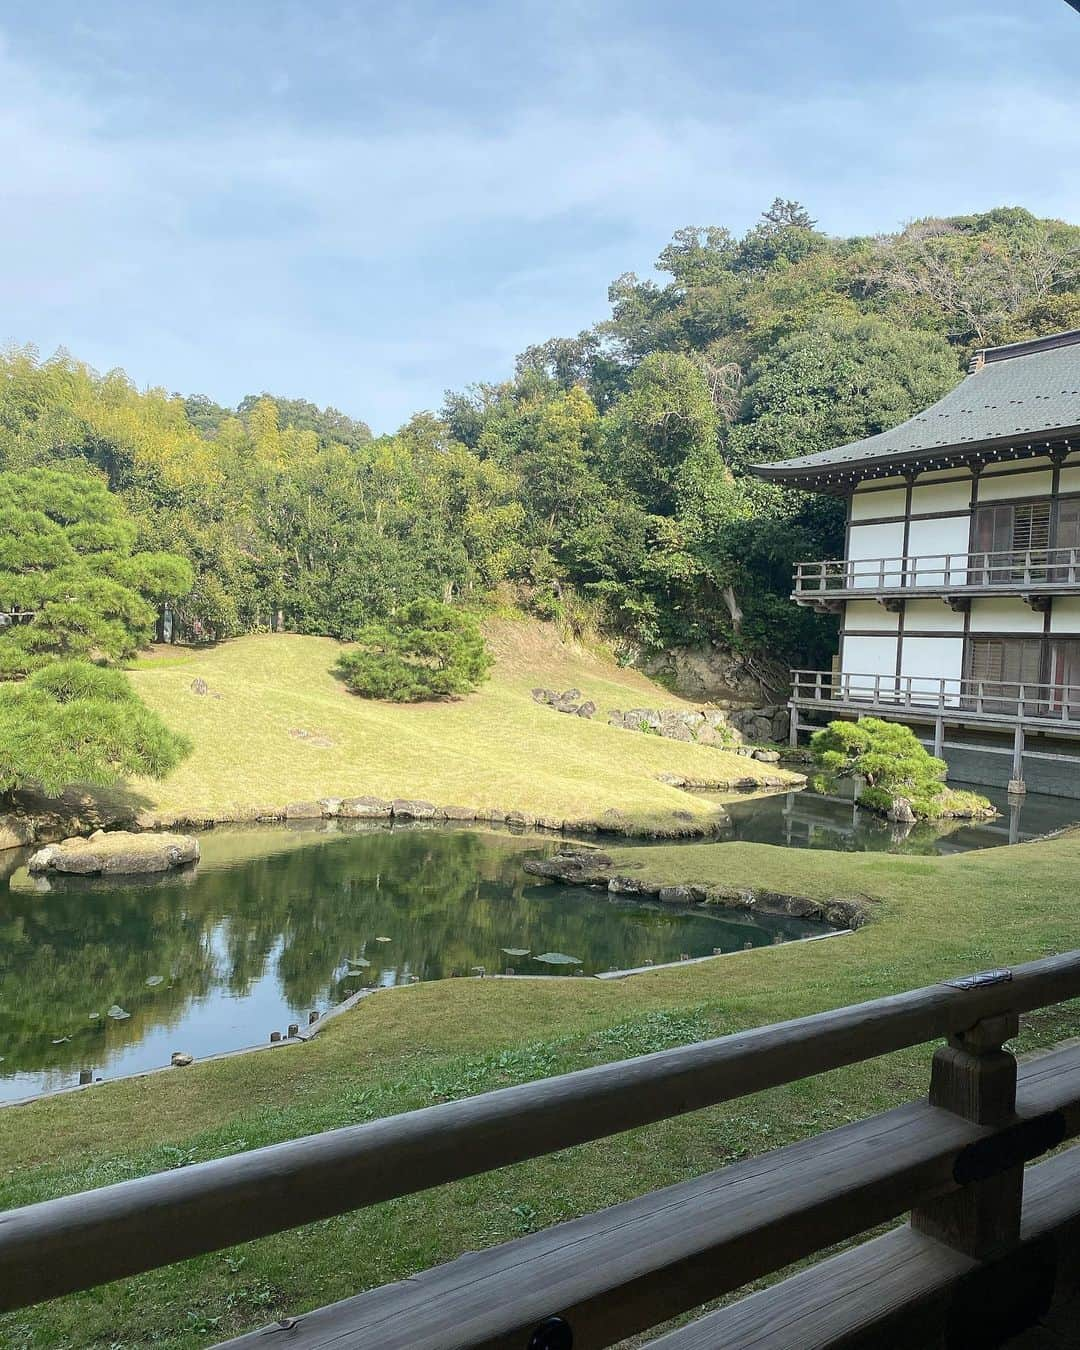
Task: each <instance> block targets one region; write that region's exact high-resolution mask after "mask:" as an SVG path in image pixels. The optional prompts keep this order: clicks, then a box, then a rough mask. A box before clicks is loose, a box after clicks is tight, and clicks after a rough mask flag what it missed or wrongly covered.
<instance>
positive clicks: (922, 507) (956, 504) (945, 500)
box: [911, 478, 971, 516]
mask: <svg viewBox="0 0 1080 1350" xmlns="http://www.w3.org/2000/svg"><path fill="white" fill-rule="evenodd" d="M970 506H971V480H970V478H954V479H951V480H950V481H949V482H945V483H916V484H915V486H914V487H913V488H912V489H911V514H912V515H913V516H918V515H925V514H926V513H927V512H928V511H967V510H968V508H969V507H970Z"/></svg>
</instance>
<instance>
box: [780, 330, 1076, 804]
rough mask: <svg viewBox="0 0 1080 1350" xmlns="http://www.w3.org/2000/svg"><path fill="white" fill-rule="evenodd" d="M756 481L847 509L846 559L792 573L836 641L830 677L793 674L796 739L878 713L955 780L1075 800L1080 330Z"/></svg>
mask: <svg viewBox="0 0 1080 1350" xmlns="http://www.w3.org/2000/svg"><path fill="white" fill-rule="evenodd" d="M755 472H756V473H757V474H759V475H760V476H761V477H762V478H767V479H770V480H772V481H774V482H778V483H790V484H791V485H792V486H795V487H799V488H803V489H807V490H810V491H816V492H830V493H833V494H834V495H837V496H843V497H844V498H846V500H847V503H848V513H847V532H846V546H845V550H844V552H845V556H844V558H843V559H841V560H831V559H830V560H825V561H818V562H805V563H800V564H799V565H798V567H797V568H796V573H795V585H794V592H793V596H792V598H793V599H794V600H795V601H796V603H797V604H800V605H810V606H813V607H815V608H817V609H820V610H823V611H828V612H832V613H836V614H838V615H839V616H840V619H841V634H840V653H839V658H838V661H837V663H836V669H834V670H832V671H796V672H794V676H793V685H794V687H793V691H792V705H791V706H792V737H793V738H794V737H796V736H797V734H798V727H799V724H800V721H801V722H802V724H803V725H804V726H805V725H806V723H807V722H808V721H822V720H826V719H827V718H831V717H836V716H837V715H840V716H845V715H847V716H852V715H857V714H859V713H868V712H873V713H874V715H875V716H881V717H887V718H892V719H896V720H901V721H905V722H910V723H911V724H912V725H914V726H916V728H917V729H920V730H921V731H922V733H923V734H924V736H925V738H926V740H927V742H928V743H930V742H932V743H933V745H934V747H935V749H937V750H938V751H941V750H942V749H945V750H947V751H948V758H949V760H950V763H951V764H952V766H953V770H954V773H955V774H956V776H958V777H962V778H967V779H969V780H971V781H974V782H982V783H998V784H1004V783H1005V782H1006V781H1009V780H1015V781H1020V780H1024V779H1026V780H1027V782H1028V783H1029V785H1030V786H1031V787H1032V788H1037V789H1038V790H1040V791H1043V792H1049V793H1056V794H1058V795H1063V796H1074V795H1075V796H1080V331H1077V332H1071V333H1060V334H1057V335H1055V336H1053V337H1047V338H1038V339H1035V340H1033V341H1030V342H1019V343H1014V344H1013V345H1012V346H1008V347H996V348H991V349H990V350H987V351H984V352H980V353H978V354H977V355H976V357H975V358H974V360H973V361H972V363H971V369H970V372H969V374H968V376H967V378H966V379H964V380H963V381H962V382H961V383H960V384H959V385H958V386H957V387H956V388H955V389H954V390H953V391H952V392H951V393H950V394H947V395H946V396H945V397H944V398H943V399H940V400H939V401H938V402H937V403H935V404H934V405H933V406H932V407H930V408H928V409H927V410H926V411H925V412H922V413H920V414H918V416H916V417H912V418H909V419H908V421H906V422H904V423H902V424H901V425H900V426H898V427H894V428H893V429H892V430H891V431H886V432H882V433H881V434H879V435H876V436H870V437H868V438H867V439H866V440H862V441H856V442H854V443H853V444H851V445H844V446H840V447H838V448H837V449H835V450H826V451H822V452H820V453H818V454H813V455H803V456H800V457H797V458H795V459H789V460H786V461H783V462H781V463H777V464H764V465H757V466H756V467H755ZM946 737H948V739H946Z"/></svg>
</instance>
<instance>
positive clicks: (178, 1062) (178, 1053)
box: [169, 1050, 195, 1069]
mask: <svg viewBox="0 0 1080 1350" xmlns="http://www.w3.org/2000/svg"><path fill="white" fill-rule="evenodd" d="M169 1063H170V1064H171V1065H172V1066H173V1068H174V1069H186V1068H187V1066H188V1065H189V1064H194V1063H195V1056H194V1055H189V1054H188V1052H187V1051H186V1050H174V1051H173V1052H172V1059H171V1060H170V1061H169Z"/></svg>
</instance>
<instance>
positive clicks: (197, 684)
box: [191, 675, 210, 696]
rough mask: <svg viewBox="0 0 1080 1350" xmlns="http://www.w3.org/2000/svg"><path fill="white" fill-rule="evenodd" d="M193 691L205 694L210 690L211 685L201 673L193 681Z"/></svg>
mask: <svg viewBox="0 0 1080 1350" xmlns="http://www.w3.org/2000/svg"><path fill="white" fill-rule="evenodd" d="M191 692H192V693H193V694H199V695H201V696H205V695H206V694H208V693H209V692H210V686H209V685H208V684H207V683H206V681H205V680H204V679H203V677H202V676H201V675H197V676H196V677H195V679H193V680H192V681H191Z"/></svg>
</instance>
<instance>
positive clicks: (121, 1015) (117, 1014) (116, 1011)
mask: <svg viewBox="0 0 1080 1350" xmlns="http://www.w3.org/2000/svg"><path fill="white" fill-rule="evenodd" d="M105 1016H106V1017H111V1018H112V1019H113V1021H114V1022H123V1021H124V1019H125V1018H127V1017H130V1016H131V1014H130V1013H129V1012H125V1011H124V1009H123V1008H121V1006H120V1005H119V1003H114V1004H113V1005H112V1007H111V1008H110V1009H109V1011H108V1012H107V1013H106V1014H105Z"/></svg>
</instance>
